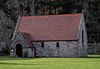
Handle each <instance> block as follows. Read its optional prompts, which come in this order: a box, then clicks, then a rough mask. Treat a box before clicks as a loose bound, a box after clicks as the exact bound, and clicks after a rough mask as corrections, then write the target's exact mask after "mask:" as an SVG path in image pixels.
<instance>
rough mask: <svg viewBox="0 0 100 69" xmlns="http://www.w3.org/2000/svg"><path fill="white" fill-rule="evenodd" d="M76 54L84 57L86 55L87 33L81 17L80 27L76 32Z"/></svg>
mask: <svg viewBox="0 0 100 69" xmlns="http://www.w3.org/2000/svg"><path fill="white" fill-rule="evenodd" d="M78 46H79V47H78V53H79V56H86V55H87V32H86V27H85V22H84V17H83V15H82V16H81V19H80V26H79V32H78Z"/></svg>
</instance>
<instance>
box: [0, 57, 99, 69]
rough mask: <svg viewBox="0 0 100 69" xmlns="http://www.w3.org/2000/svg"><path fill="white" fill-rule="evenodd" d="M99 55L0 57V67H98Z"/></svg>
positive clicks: (91, 68)
mask: <svg viewBox="0 0 100 69" xmlns="http://www.w3.org/2000/svg"><path fill="white" fill-rule="evenodd" d="M99 57H100V55H93V56H91V55H90V56H89V57H88V58H9V57H3V56H1V57H0V69H100V58H99Z"/></svg>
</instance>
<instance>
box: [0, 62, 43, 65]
mask: <svg viewBox="0 0 100 69" xmlns="http://www.w3.org/2000/svg"><path fill="white" fill-rule="evenodd" d="M2 64H3V65H44V64H22V63H8V62H0V65H2Z"/></svg>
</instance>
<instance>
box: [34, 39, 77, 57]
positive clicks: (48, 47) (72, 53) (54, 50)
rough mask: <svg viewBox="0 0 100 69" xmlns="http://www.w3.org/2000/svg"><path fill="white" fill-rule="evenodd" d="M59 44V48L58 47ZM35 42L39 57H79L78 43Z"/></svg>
mask: <svg viewBox="0 0 100 69" xmlns="http://www.w3.org/2000/svg"><path fill="white" fill-rule="evenodd" d="M57 43H59V47H57ZM41 44H42V42H33V45H34V46H35V48H36V56H37V57H78V50H77V49H78V48H77V47H78V46H77V41H49V42H44V47H42V45H41Z"/></svg>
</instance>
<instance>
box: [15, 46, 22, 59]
mask: <svg viewBox="0 0 100 69" xmlns="http://www.w3.org/2000/svg"><path fill="white" fill-rule="evenodd" d="M16 55H17V57H22V45H21V44H17V45H16Z"/></svg>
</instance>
